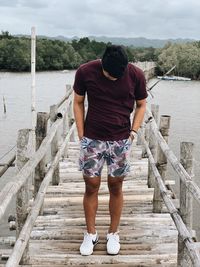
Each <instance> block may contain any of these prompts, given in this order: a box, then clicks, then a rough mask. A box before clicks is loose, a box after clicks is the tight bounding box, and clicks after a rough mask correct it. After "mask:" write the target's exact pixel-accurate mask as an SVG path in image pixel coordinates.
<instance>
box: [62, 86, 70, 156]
mask: <svg viewBox="0 0 200 267" xmlns="http://www.w3.org/2000/svg"><path fill="white" fill-rule="evenodd" d="M69 90H71V85H70V84H66V94H68V92H69ZM69 126H70V125H69V107H68V106H66V107H65V113H64V118H63V140H65V137H66V136H67V133H68V132H69ZM67 151H68V146H66V149H65V152H64V153H63V157H64V158H65V157H67V156H68V154H67Z"/></svg>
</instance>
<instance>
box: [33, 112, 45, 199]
mask: <svg viewBox="0 0 200 267" xmlns="http://www.w3.org/2000/svg"><path fill="white" fill-rule="evenodd" d="M47 118H48V113H46V112H38V113H37V124H36V150H38V149H39V147H40V145H41V143H42V141H43V140H44V138H45V137H46V135H47V123H48V119H47ZM45 167H46V155H45V156H44V157H43V159H42V160H41V161H40V163H39V164H38V166H37V167H36V169H35V177H34V197H35V196H36V195H37V192H38V190H39V188H40V184H41V182H42V180H43V178H44V176H45Z"/></svg>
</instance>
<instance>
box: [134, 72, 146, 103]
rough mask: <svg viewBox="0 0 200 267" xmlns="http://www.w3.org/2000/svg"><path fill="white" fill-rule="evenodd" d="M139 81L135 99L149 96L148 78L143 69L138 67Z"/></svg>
mask: <svg viewBox="0 0 200 267" xmlns="http://www.w3.org/2000/svg"><path fill="white" fill-rule="evenodd" d="M137 73H138V75H137V83H136V88H135V99H136V100H142V99H145V98H147V96H148V93H147V89H146V79H145V76H144V73H143V71H142V70H140V69H137Z"/></svg>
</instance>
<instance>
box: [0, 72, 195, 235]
mask: <svg viewBox="0 0 200 267" xmlns="http://www.w3.org/2000/svg"><path fill="white" fill-rule="evenodd" d="M74 74H75V72H74V71H70V72H67V73H65V72H61V71H54V72H41V73H37V75H36V103H37V104H36V109H37V111H47V112H48V111H49V106H50V105H52V104H56V103H57V102H58V101H59V100H60V99H61V97H62V96H63V95H64V94H65V85H66V84H72V83H73V80H74ZM154 81H155V80H152V81H151V84H153V83H154ZM30 84H31V77H30V74H27V73H20V74H16V73H0V158H1V156H2V155H3V154H4V153H6V152H7V151H8V150H10V149H11V148H12V147H13V146H14V145H15V144H16V138H17V130H18V129H20V128H29V127H30V126H31V112H30V103H31V89H30ZM152 92H153V95H154V98H153V99H151V98H150V97H149V98H148V104H149V105H150V104H151V103H155V104H158V105H159V106H160V114H162V115H164V114H165V115H170V116H171V126H170V137H169V145H170V147H171V148H172V150H173V151H174V153H175V155H176V156H177V157H178V158H179V146H180V142H181V141H191V142H193V143H194V144H195V177H194V179H195V181H196V182H197V183H198V184H199V185H200V177H199V176H200V137H199V136H200V108H199V106H200V82H195V81H191V82H180V81H179V82H170V81H161V82H160V83H159V84H158V85H157V86H156V87H154V89H153V90H152ZM3 95H4V96H5V99H6V105H7V114H6V116H5V115H4V114H3V104H2V98H3ZM7 158H10V155H9V156H8V157H7ZM5 161H6V158H5V159H4V160H0V162H5ZM10 175H13V170H10V171H9V173H8V174H7V175H4V176H3V177H2V178H0V188H2V186H3V184H5V183H6V182H7V181H8V177H10ZM168 178H169V179H175V180H176V181H178V178H177V176H176V175H175V173H174V171H172V169H170V168H169V171H168ZM175 190H176V192H177V193H178V186H176V187H175ZM194 209H195V216H194V228H195V230H197V231H198V235H199V233H200V226H199V223H198V222H199V219H200V214H199V212H198V211H199V210H200V207H198V206H197V205H196V203H194ZM6 229H7V219H6V218H5V220H4V221H3V222H1V227H0V232H1V233H2V232H3V233H4V234H7V230H6ZM2 230H3V231H2ZM199 240H200V239H199Z"/></svg>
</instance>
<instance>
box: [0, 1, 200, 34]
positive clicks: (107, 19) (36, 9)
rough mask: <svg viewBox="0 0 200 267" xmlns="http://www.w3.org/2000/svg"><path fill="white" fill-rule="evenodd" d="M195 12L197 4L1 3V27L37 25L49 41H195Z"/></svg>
mask: <svg viewBox="0 0 200 267" xmlns="http://www.w3.org/2000/svg"><path fill="white" fill-rule="evenodd" d="M199 9H200V1H196V0H190V1H189V0H182V1H180V0H168V1H165V2H163V1H162V0H152V1H146V0H118V1H116V0H109V1H107V0H82V1H80V0H51V1H48V0H34V1H33V0H29V1H27V0H18V1H17V0H7V1H5V0H3V1H0V12H1V14H3V15H1V17H0V25H1V27H2V30H8V31H10V32H11V33H28V32H29V31H30V27H31V26H32V25H36V26H37V32H38V33H39V34H42V35H49V36H57V35H64V36H75V35H78V36H88V35H98V36H100V35H107V36H124V37H138V36H144V37H148V38H170V37H172V38H178V37H187V38H199V29H198V25H199V21H200V13H199Z"/></svg>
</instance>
